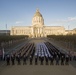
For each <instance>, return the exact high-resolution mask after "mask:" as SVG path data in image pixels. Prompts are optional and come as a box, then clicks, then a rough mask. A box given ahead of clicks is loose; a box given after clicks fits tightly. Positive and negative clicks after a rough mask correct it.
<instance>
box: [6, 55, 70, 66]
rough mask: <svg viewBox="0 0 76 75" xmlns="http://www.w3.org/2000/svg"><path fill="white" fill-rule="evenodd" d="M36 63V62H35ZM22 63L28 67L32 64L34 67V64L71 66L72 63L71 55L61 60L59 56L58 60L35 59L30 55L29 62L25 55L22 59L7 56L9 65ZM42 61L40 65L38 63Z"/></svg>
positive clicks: (48, 58) (36, 57)
mask: <svg viewBox="0 0 76 75" xmlns="http://www.w3.org/2000/svg"><path fill="white" fill-rule="evenodd" d="M33 60H34V61H35V62H34V61H33ZM21 61H23V65H26V64H30V65H32V64H33V63H35V65H38V64H40V65H43V64H45V65H60V64H61V65H69V61H70V58H69V55H66V56H61V58H59V56H58V55H57V56H56V58H54V56H51V57H40V58H39V57H38V56H35V58H34V59H33V58H32V56H31V55H30V57H29V58H28V60H27V56H26V55H24V56H23V57H20V55H18V56H16V57H15V56H14V55H11V56H10V55H7V57H6V63H7V65H10V64H11V65H15V64H17V65H21ZM27 61H29V63H27ZM38 61H40V63H39V62H38Z"/></svg>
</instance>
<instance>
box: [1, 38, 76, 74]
mask: <svg viewBox="0 0 76 75" xmlns="http://www.w3.org/2000/svg"><path fill="white" fill-rule="evenodd" d="M45 41H46V40H44V39H33V40H30V42H34V43H35V44H37V43H40V42H45ZM72 62H73V61H71V62H70V64H69V65H55V64H54V65H50V64H48V65H45V62H44V64H43V65H40V62H39V61H38V65H35V64H34V61H33V64H32V65H30V64H29V62H27V65H23V64H21V65H17V64H15V65H9V66H7V65H6V63H5V62H3V63H0V75H76V67H75V64H76V61H75V62H74V64H73V63H72Z"/></svg>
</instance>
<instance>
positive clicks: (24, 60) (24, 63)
mask: <svg viewBox="0 0 76 75" xmlns="http://www.w3.org/2000/svg"><path fill="white" fill-rule="evenodd" d="M26 60H27V56H26V55H24V56H23V65H26Z"/></svg>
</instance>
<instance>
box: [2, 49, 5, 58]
mask: <svg viewBox="0 0 76 75" xmlns="http://www.w3.org/2000/svg"><path fill="white" fill-rule="evenodd" d="M4 56H5V52H4V48H3V49H2V58H3V59H4Z"/></svg>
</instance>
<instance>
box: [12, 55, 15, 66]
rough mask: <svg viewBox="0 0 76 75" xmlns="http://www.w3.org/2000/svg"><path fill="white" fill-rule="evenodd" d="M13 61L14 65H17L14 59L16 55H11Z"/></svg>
mask: <svg viewBox="0 0 76 75" xmlns="http://www.w3.org/2000/svg"><path fill="white" fill-rule="evenodd" d="M11 61H12V65H15V57H14V55H11Z"/></svg>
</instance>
